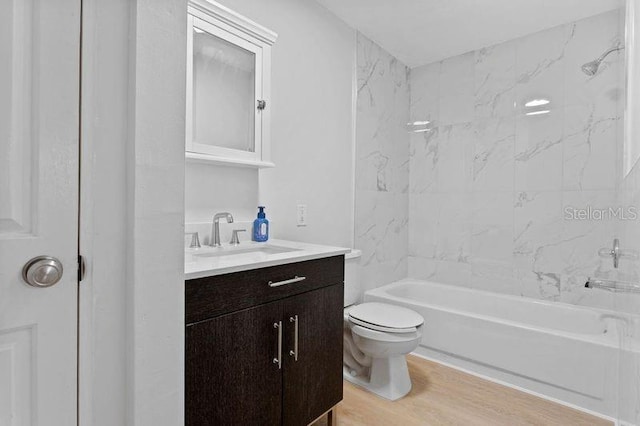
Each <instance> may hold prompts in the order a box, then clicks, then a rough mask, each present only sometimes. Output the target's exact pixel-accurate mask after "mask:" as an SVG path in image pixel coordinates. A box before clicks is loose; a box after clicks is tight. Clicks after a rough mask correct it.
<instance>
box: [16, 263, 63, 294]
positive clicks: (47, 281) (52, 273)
mask: <svg viewBox="0 0 640 426" xmlns="http://www.w3.org/2000/svg"><path fill="white" fill-rule="evenodd" d="M61 278H62V263H60V261H59V260H58V259H56V258H55V257H51V256H38V257H34V258H33V259H31V260H30V261H28V262H27V263H26V264H25V265H24V268H22V279H23V280H24V282H26V283H27V284H29V285H30V286H33V287H51V286H52V285H55V284H57V283H58V281H60V279H61Z"/></svg>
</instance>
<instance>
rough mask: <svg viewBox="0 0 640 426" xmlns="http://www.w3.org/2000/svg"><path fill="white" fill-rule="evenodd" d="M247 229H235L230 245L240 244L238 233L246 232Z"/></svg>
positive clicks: (232, 232)
mask: <svg viewBox="0 0 640 426" xmlns="http://www.w3.org/2000/svg"><path fill="white" fill-rule="evenodd" d="M245 231H246V229H234V230H233V231H231V241H229V244H232V245H234V246H237V245H238V244H240V239H239V238H238V232H245Z"/></svg>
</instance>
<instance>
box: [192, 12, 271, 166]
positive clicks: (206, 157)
mask: <svg viewBox="0 0 640 426" xmlns="http://www.w3.org/2000/svg"><path fill="white" fill-rule="evenodd" d="M187 21H188V22H187V25H188V26H187V104H186V134H185V138H186V142H185V148H186V158H187V160H190V161H199V162H207V163H215V164H225V165H231V166H248V167H258V168H263V167H273V166H274V164H273V163H272V162H271V46H272V45H273V43H274V42H275V41H276V38H277V35H276V33H274V32H273V31H271V30H268V29H266V28H264V27H262V26H260V25H258V24H256V23H255V22H253V21H251V20H249V19H247V18H245V17H244V16H241V15H239V14H237V13H236V12H234V11H232V10H230V9H228V8H226V7H224V6H222V5H221V4H219V3H216V2H213V1H206V0H190V1H189V5H188V15H187ZM194 27H197V28H200V29H202V30H204V31H206V32H207V33H209V34H212V35H214V36H216V37H219V38H220V39H223V40H225V41H228V42H230V43H232V44H234V45H236V46H238V47H240V48H242V49H244V50H247V51H249V52H252V53H254V54H255V60H256V71H255V90H254V93H255V103H254V106H255V108H256V109H255V124H254V132H255V134H254V152H249V151H243V150H239V149H231V148H224V147H217V146H214V145H210V144H204V143H199V141H197V140H194V138H193V28H194ZM259 100H264V101H265V102H266V108H264V109H262V110H259V109H258V108H257V103H258V101H259Z"/></svg>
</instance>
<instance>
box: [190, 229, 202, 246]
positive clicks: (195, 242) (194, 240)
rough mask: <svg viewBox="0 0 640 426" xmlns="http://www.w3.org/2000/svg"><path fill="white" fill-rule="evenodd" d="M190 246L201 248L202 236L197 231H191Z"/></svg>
mask: <svg viewBox="0 0 640 426" xmlns="http://www.w3.org/2000/svg"><path fill="white" fill-rule="evenodd" d="M189 248H200V236H199V235H198V233H197V232H191V244H189Z"/></svg>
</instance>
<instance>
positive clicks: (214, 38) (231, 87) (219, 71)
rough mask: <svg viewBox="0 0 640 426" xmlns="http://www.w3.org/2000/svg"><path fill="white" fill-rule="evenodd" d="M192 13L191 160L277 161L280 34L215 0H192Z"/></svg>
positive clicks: (243, 163) (188, 109) (251, 164)
mask: <svg viewBox="0 0 640 426" xmlns="http://www.w3.org/2000/svg"><path fill="white" fill-rule="evenodd" d="M187 19H188V27H187V105H186V125H187V128H186V144H185V145H186V158H187V160H191V161H201V162H209V163H216V164H226V165H237V166H249V167H273V163H271V161H270V115H271V114H270V111H271V103H270V94H271V86H270V83H271V46H272V45H273V43H274V42H275V40H276V37H277V35H276V34H275V33H274V32H272V31H270V30H268V29H266V28H264V27H262V26H260V25H258V24H256V23H255V22H253V21H251V20H249V19H247V18H245V17H243V16H241V15H239V14H237V13H236V12H234V11H232V10H230V9H228V8H226V7H224V6H222V5H220V4H218V3H215V2H212V1H206V0H191V1H190V2H189V4H188V15H187Z"/></svg>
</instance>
